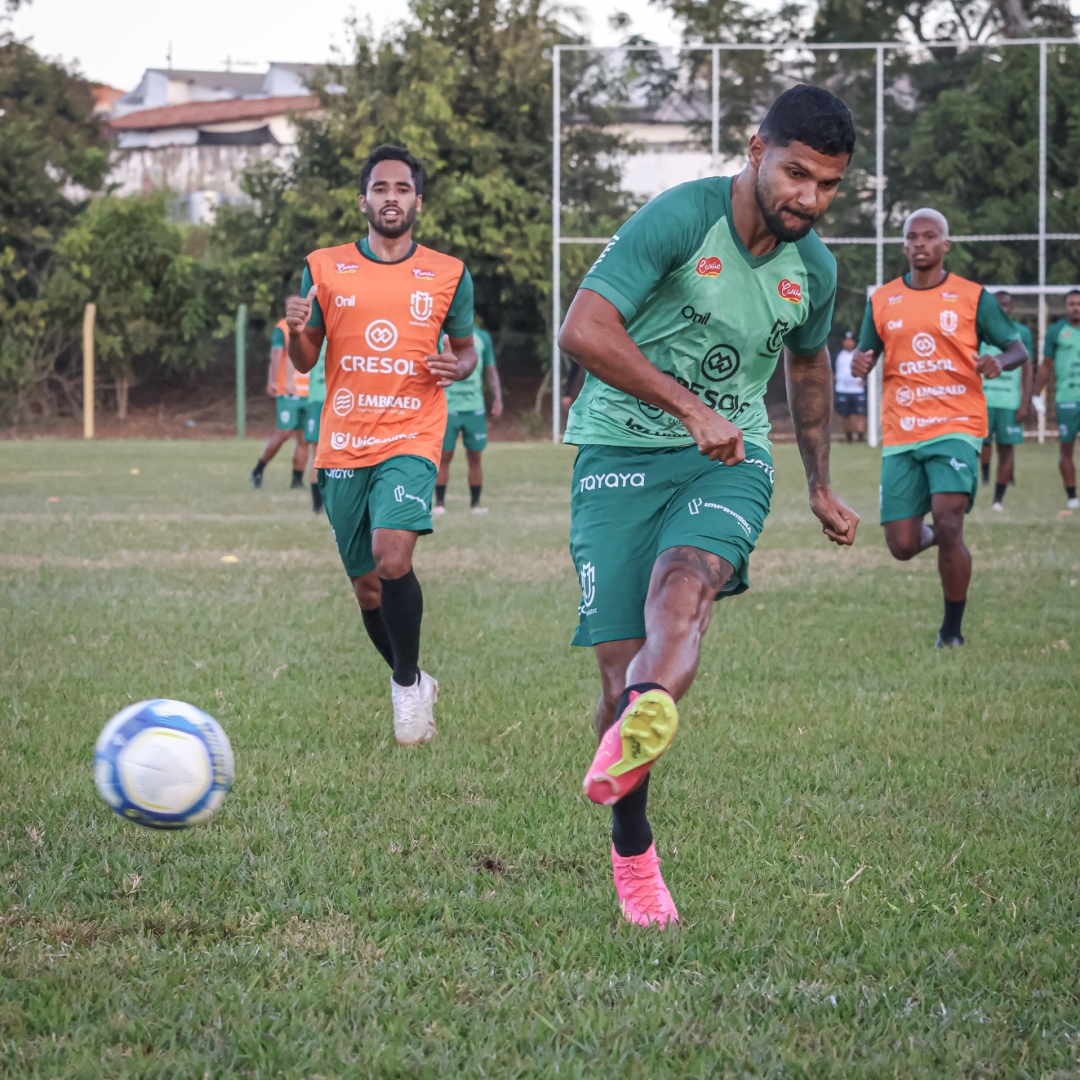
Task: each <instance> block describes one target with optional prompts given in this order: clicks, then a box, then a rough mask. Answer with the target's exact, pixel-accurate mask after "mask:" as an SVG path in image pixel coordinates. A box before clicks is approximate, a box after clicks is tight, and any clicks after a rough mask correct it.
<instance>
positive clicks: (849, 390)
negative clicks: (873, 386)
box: [833, 330, 866, 442]
mask: <svg viewBox="0 0 1080 1080" xmlns="http://www.w3.org/2000/svg"><path fill="white" fill-rule="evenodd" d="M854 359H855V335H854V334H853V333H852V332H851V331H850V330H849V331H848V332H847V333H846V334H845V335H844V347H843V348H842V349H841V350H840V351H839V352H838V353H837V354H836V360H835V367H834V372H833V390H834V392H835V394H836V414H837V416H839V417H840V418H841V422H842V423H843V426H844V438H845V439H846V440H847V441H848V442H851V441H852V438H853V437H855V436H857V437H858V440H859V442H862V441H863V440H864V439H865V438H866V380H865V379H856V378H855V376H854V375H852V374H851V361H852V360H854Z"/></svg>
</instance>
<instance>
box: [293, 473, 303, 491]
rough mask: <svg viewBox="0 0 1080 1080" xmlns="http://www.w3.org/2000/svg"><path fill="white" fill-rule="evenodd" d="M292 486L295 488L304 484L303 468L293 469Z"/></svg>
mask: <svg viewBox="0 0 1080 1080" xmlns="http://www.w3.org/2000/svg"><path fill="white" fill-rule="evenodd" d="M292 486H293V487H294V488H298V487H303V486H304V470H303V469H293V471H292Z"/></svg>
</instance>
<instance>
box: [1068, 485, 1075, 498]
mask: <svg viewBox="0 0 1080 1080" xmlns="http://www.w3.org/2000/svg"><path fill="white" fill-rule="evenodd" d="M1065 495H1066V497H1068V498H1070V499H1075V498H1076V485H1075V484H1073V486H1072V487H1067V488H1066V489H1065Z"/></svg>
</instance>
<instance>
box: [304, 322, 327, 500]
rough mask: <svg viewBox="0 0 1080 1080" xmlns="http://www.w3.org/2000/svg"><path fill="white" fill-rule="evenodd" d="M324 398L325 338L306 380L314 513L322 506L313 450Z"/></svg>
mask: <svg viewBox="0 0 1080 1080" xmlns="http://www.w3.org/2000/svg"><path fill="white" fill-rule="evenodd" d="M325 400H326V339H325V338H324V339H323V343H322V348H321V349H320V350H319V359H318V360H317V361H316V362H315V366H314V367H313V368H312V369H311V372H310V377H309V381H308V396H307V409H306V411H305V413H304V442H306V443H307V445H308V475H309V476H310V477H311V509H312V510H314V511H315V513H316V514H318V513H320V512H321V510H322V508H323V501H322V492H321V491H319V481H318V476H317V475H316V472H315V451H316V450H317V449H318V448H319V430H320V429H321V427H322V407H323V402H324V401H325Z"/></svg>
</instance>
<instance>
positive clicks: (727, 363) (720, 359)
mask: <svg viewBox="0 0 1080 1080" xmlns="http://www.w3.org/2000/svg"><path fill="white" fill-rule="evenodd" d="M738 370H739V351H738V350H737V349H736V348H735V347H734V346H733V345H714V346H713V347H712V348H711V349H710V350H709V351H708V352H707V353H706V354H705V359H704V360H702V361H701V374H702V375H704V376H705V378H706V379H708V380H710V381H711V382H724V381H725V380H726V379H730V378H731V376H732V375H734V374H735V372H736V371H738Z"/></svg>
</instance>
